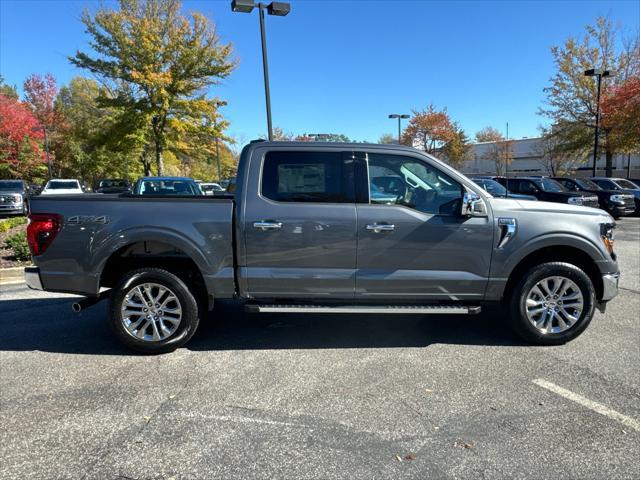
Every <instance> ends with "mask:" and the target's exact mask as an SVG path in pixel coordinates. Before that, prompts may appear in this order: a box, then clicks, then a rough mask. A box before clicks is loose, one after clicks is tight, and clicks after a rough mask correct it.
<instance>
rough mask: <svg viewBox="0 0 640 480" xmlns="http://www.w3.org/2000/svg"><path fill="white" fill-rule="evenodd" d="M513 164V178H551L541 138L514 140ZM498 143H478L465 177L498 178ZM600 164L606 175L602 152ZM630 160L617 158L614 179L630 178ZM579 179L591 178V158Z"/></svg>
mask: <svg viewBox="0 0 640 480" xmlns="http://www.w3.org/2000/svg"><path fill="white" fill-rule="evenodd" d="M512 142H513V162H512V163H511V164H510V165H509V167H508V168H509V176H512V175H549V172H548V171H547V169H546V168H545V164H544V162H543V156H542V151H543V149H542V146H541V138H539V137H536V138H523V139H520V140H513V141H512ZM494 147H495V143H494V142H484V143H475V144H473V145H472V148H471V160H469V161H468V162H467V163H465V165H464V166H463V167H462V169H461V171H462V173H476V174H488V175H495V174H496V167H495V163H494V161H493V159H492V158H491V151H492V150H493V149H494ZM600 153H601V154H602V155H600V158H599V159H598V163H597V175H603V176H604V174H605V170H604V167H605V163H606V160H605V156H604V154H603V153H604V152H600ZM630 160H631V175H629V176H630V177H631V178H639V177H640V154H638V153H636V154H632V155H631V158H630ZM628 161H629V157H628V156H627V155H626V154H624V155H614V157H613V176H614V177H624V178H626V177H627V163H628ZM576 165H577V169H576V175H577V176H580V177H588V176H591V158H589V160H588V161H587V162H586V163H578V162H576Z"/></svg>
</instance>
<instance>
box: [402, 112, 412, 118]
mask: <svg viewBox="0 0 640 480" xmlns="http://www.w3.org/2000/svg"><path fill="white" fill-rule="evenodd" d="M410 116H411V115H407V114H406V113H403V114H402V115H400V118H409V117H410Z"/></svg>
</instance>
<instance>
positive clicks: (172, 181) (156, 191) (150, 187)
mask: <svg viewBox="0 0 640 480" xmlns="http://www.w3.org/2000/svg"><path fill="white" fill-rule="evenodd" d="M133 194H134V195H155V196H167V195H171V196H173V195H187V196H194V195H204V194H203V193H202V190H200V187H199V186H198V184H197V183H196V182H195V180H193V179H192V178H187V177H143V178H140V179H139V180H138V181H137V182H136V184H135V185H134V187H133Z"/></svg>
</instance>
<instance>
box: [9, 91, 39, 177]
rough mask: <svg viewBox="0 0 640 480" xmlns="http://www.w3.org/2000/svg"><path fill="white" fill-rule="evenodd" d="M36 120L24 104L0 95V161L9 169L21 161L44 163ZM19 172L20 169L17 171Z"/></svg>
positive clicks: (17, 165)
mask: <svg viewBox="0 0 640 480" xmlns="http://www.w3.org/2000/svg"><path fill="white" fill-rule="evenodd" d="M43 136H44V134H43V132H42V129H41V128H40V124H39V122H38V119H37V118H36V117H35V116H34V114H33V113H32V112H31V110H30V109H29V107H27V106H26V105H25V104H24V103H22V102H19V101H18V100H14V99H13V98H9V97H6V96H4V95H1V94H0V159H1V160H2V163H5V162H6V163H8V164H9V166H10V170H13V169H12V168H11V167H19V164H20V162H21V161H22V160H26V159H27V158H28V159H29V160H31V161H44V159H43V155H42V149H41V148H40V142H41V141H42V139H43ZM18 170H20V169H18Z"/></svg>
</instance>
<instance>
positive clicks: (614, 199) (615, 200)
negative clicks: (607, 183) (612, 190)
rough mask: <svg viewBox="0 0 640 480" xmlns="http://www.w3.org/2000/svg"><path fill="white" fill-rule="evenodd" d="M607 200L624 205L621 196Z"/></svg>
mask: <svg viewBox="0 0 640 480" xmlns="http://www.w3.org/2000/svg"><path fill="white" fill-rule="evenodd" d="M609 200H611V201H612V202H616V203H624V197H623V196H622V195H611V196H610V197H609Z"/></svg>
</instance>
